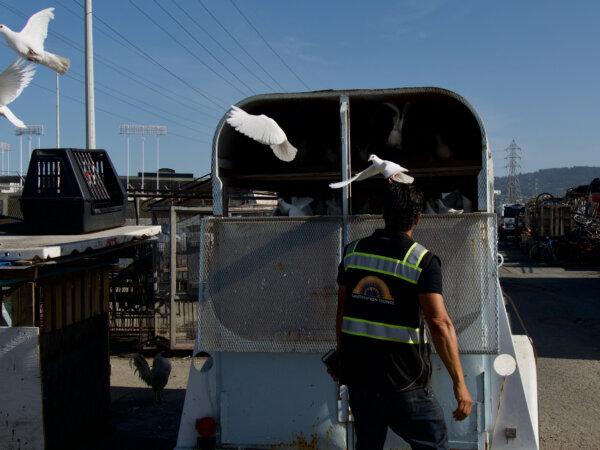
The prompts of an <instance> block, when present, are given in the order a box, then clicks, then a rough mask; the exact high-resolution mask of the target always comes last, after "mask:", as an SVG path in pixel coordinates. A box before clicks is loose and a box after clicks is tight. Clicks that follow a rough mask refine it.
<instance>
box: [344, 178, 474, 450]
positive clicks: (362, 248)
mask: <svg viewBox="0 0 600 450" xmlns="http://www.w3.org/2000/svg"><path fill="white" fill-rule="evenodd" d="M385 183H386V188H385V189H384V194H383V196H384V201H383V217H384V220H385V229H383V230H376V231H375V233H373V235H371V236H369V237H366V238H364V239H359V240H357V241H354V242H352V243H350V244H349V245H348V246H347V247H346V249H345V251H344V256H343V259H342V262H341V264H340V269H339V277H338V283H339V286H340V289H339V303H338V315H337V324H336V328H337V329H336V331H337V339H338V353H339V361H340V373H339V376H340V381H341V382H342V383H344V384H347V385H348V387H349V390H350V407H351V409H352V413H353V416H354V424H355V430H356V438H357V441H356V449H357V450H378V449H382V448H383V445H384V442H385V438H386V434H387V429H388V427H389V428H391V429H392V430H393V431H394V432H395V433H397V434H398V435H399V436H400V437H402V438H403V439H404V440H405V441H406V442H408V443H409V444H410V445H411V447H412V448H413V449H447V448H448V437H447V431H446V423H445V421H444V416H443V413H442V410H441V408H440V406H439V404H438V403H437V401H436V400H435V398H434V397H433V394H432V392H431V391H430V390H429V388H428V383H429V379H430V376H431V362H430V359H429V344H427V342H426V336H425V332H424V322H423V317H424V318H425V320H426V321H427V325H428V327H429V332H430V335H431V338H432V340H433V343H434V345H435V348H436V350H437V352H438V354H439V356H440V358H441V359H442V361H443V362H444V365H445V366H446V368H447V370H448V372H449V374H450V377H451V378H452V381H453V383H454V396H455V397H456V401H457V402H458V407H457V408H456V410H455V411H454V414H453V415H454V418H455V419H456V420H463V419H464V418H466V417H467V416H468V415H469V414H470V413H471V408H472V405H473V400H472V398H471V395H470V393H469V390H468V389H467V386H466V384H465V380H464V376H463V370H462V366H461V363H460V359H459V354H458V342H457V338H456V333H455V331H454V326H453V325H452V321H451V320H450V317H449V316H448V313H447V311H446V307H445V306H444V298H443V297H442V274H441V266H440V264H441V263H440V260H439V258H438V257H437V256H435V255H434V254H432V253H431V252H429V251H428V250H427V249H426V248H425V247H423V246H422V245H421V244H419V243H417V242H415V241H413V240H412V233H413V229H414V227H415V225H417V223H418V222H419V218H420V214H421V211H422V208H423V195H422V193H421V192H420V191H419V190H418V188H416V187H414V186H408V185H403V184H399V183H396V182H393V181H387V182H385ZM448 238H449V239H452V236H448Z"/></svg>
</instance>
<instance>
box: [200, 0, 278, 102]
mask: <svg viewBox="0 0 600 450" xmlns="http://www.w3.org/2000/svg"><path fill="white" fill-rule="evenodd" d="M198 3H200V5H201V6H202V8H204V10H205V11H206V12H207V13H208V14H209V15H210V17H212V19H213V20H214V21H215V22H216V23H217V25H219V26H220V27H221V29H222V30H223V31H224V32H225V33H227V35H228V36H229V37H230V38H231V39H232V40H233V41H234V42H235V43H236V44H237V45H238V47H239V48H241V49H242V51H243V52H244V53H245V54H246V55H247V56H248V57H249V58H250V59H251V60H252V61H254V64H256V65H257V66H258V67H260V69H261V70H262V71H263V72H264V73H266V74H267V76H268V77H269V78H270V79H271V80H272V81H273V82H274V83H275V84H276V85H277V86H278V87H279V89H281V90H282V91H285V88H284V87H283V86H282V85H281V83H279V82H278V81H277V80H276V79H275V78H273V76H272V75H271V73H270V72H269V71H268V70H267V69H265V68H264V67H263V65H262V64H261V63H260V62H258V61H257V60H256V59H255V58H254V56H252V55H251V54H250V53H249V52H248V50H246V47H244V45H243V44H242V43H241V42H240V41H239V40H238V39H237V38H236V37H235V36H234V35H233V34H231V33H230V32H229V30H228V29H227V28H226V27H225V25H223V24H222V23H221V21H220V20H219V19H218V18H217V17H216V16H215V15H214V14H213V13H212V12H211V10H210V9H208V8H207V7H206V5H204V3H202V0H198Z"/></svg>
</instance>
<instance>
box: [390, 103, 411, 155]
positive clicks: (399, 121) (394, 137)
mask: <svg viewBox="0 0 600 450" xmlns="http://www.w3.org/2000/svg"><path fill="white" fill-rule="evenodd" d="M384 105H386V106H387V107H389V108H391V109H393V110H394V112H395V114H394V126H393V127H392V131H390V135H389V136H388V141H387V145H389V146H390V147H393V148H397V149H398V150H402V127H403V126H404V119H405V117H406V111H408V106H409V105H410V103H409V102H406V103H405V104H404V108H403V109H402V115H400V110H399V109H398V107H397V106H396V105H394V104H393V103H384Z"/></svg>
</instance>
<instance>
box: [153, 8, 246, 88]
mask: <svg viewBox="0 0 600 450" xmlns="http://www.w3.org/2000/svg"><path fill="white" fill-rule="evenodd" d="M154 3H156V6H158V7H159V8H160V9H161V10H162V11H163V12H164V13H165V14H166V15H167V16H169V17H170V18H171V20H172V21H173V22H175V23H176V24H177V25H178V26H179V28H181V29H182V30H183V31H184V32H185V33H186V34H187V35H188V36H189V37H190V38H191V39H192V40H193V41H194V42H195V43H196V44H198V45H199V46H200V47H202V48H203V49H204V51H205V52H206V53H208V54H209V55H210V56H212V58H213V59H214V60H215V61H217V62H218V63H219V64H220V65H221V66H222V67H223V68H224V69H225V70H227V72H229V73H230V74H231V75H232V76H233V77H234V78H235V79H236V80H238V81H239V82H240V83H242V84H243V85H244V87H246V88H247V89H248V90H249V91H250V92H251V93H253V94H256V91H255V90H254V89H253V88H251V87H250V86H248V84H246V83H245V82H244V80H242V79H241V78H240V77H238V76H237V75H236V74H235V73H234V72H233V71H231V70H230V69H229V67H227V66H226V65H225V64H224V63H223V62H222V61H221V60H220V59H219V58H218V57H217V56H215V54H214V53H213V52H211V51H210V49H208V48H207V47H206V46H205V45H204V44H203V43H202V42H200V41H199V40H198V39H196V36H194V35H193V34H192V33H190V32H189V30H188V29H187V28H186V27H185V26H184V25H183V24H182V23H181V22H180V21H179V20H177V18H175V17H174V16H173V15H172V14H171V13H170V12H169V11H167V10H166V9H165V8H164V7H163V6H162V5H161V4H160V3H159V2H158V1H157V0H154Z"/></svg>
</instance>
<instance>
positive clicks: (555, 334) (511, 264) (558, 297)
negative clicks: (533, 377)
mask: <svg viewBox="0 0 600 450" xmlns="http://www.w3.org/2000/svg"><path fill="white" fill-rule="evenodd" d="M500 276H501V284H502V288H503V289H504V291H505V292H506V294H508V295H509V296H510V297H511V298H512V300H513V301H514V303H515V304H516V306H517V309H518V311H519V312H520V315H521V317H522V319H523V322H524V324H525V327H526V328H527V330H528V331H529V334H530V336H531V338H532V339H533V343H534V346H535V348H536V351H537V355H538V393H539V413H540V446H541V448H542V449H600V407H599V406H598V405H599V404H600V272H598V271H591V270H565V269H562V268H556V267H543V266H530V265H529V264H528V263H527V261H525V260H524V259H523V258H522V257H521V256H520V255H519V253H518V252H515V251H508V252H507V257H506V263H505V267H503V268H502V269H501V273H500ZM509 313H510V315H511V322H512V323H513V330H514V331H515V332H521V329H522V327H521V326H520V325H519V323H518V322H519V321H518V320H517V318H516V314H515V313H514V312H513V311H511V308H510V307H509Z"/></svg>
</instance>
